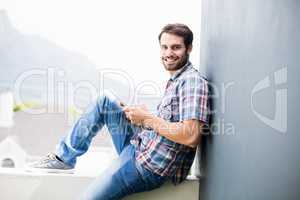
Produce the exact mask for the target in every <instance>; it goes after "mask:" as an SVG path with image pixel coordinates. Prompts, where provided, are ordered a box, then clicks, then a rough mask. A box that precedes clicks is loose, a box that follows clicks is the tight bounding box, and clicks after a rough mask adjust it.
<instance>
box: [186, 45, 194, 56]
mask: <svg viewBox="0 0 300 200" xmlns="http://www.w3.org/2000/svg"><path fill="white" fill-rule="evenodd" d="M192 50H193V45H191V44H190V45H189V46H188V48H187V53H188V54H190V53H191V52H192Z"/></svg>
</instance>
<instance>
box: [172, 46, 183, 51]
mask: <svg viewBox="0 0 300 200" xmlns="http://www.w3.org/2000/svg"><path fill="white" fill-rule="evenodd" d="M173 49H174V50H178V49H181V46H174V47H173Z"/></svg>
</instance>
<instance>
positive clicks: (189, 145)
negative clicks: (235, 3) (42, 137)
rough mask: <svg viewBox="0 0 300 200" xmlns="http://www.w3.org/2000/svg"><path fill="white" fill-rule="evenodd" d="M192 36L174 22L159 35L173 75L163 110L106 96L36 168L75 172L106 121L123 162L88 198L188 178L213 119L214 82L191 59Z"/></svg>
mask: <svg viewBox="0 0 300 200" xmlns="http://www.w3.org/2000/svg"><path fill="white" fill-rule="evenodd" d="M192 41H193V33H192V32H191V30H190V29H189V28H188V27H187V26H186V25H184V24H168V25H166V26H165V27H164V28H163V29H162V31H161V33H160V34H159V44H160V48H161V61H162V64H163V65H164V67H165V69H166V70H167V71H168V72H169V73H170V79H169V81H168V83H167V86H166V90H165V94H164V96H163V98H162V100H161V103H160V104H159V105H158V107H157V115H155V116H154V115H152V114H150V112H149V111H148V110H147V108H146V107H145V106H124V105H121V104H120V102H117V101H116V100H115V99H113V98H110V97H108V96H101V97H99V98H98V99H97V101H96V102H95V103H94V104H93V105H91V106H90V107H89V109H88V110H87V111H86V113H85V114H84V115H83V116H82V117H81V118H80V119H79V120H78V121H77V122H76V123H75V125H74V127H73V128H72V129H71V131H70V133H69V134H68V135H67V137H66V138H64V139H63V140H62V141H61V143H60V145H59V147H58V149H57V152H56V154H50V155H48V156H47V157H46V158H44V159H43V160H41V161H40V162H37V163H33V164H32V165H31V167H32V168H36V169H43V170H47V171H59V172H69V171H70V170H72V169H73V168H74V166H75V163H76V157H77V156H80V155H82V154H83V153H85V152H86V151H87V149H88V147H89V145H90V143H91V140H92V138H93V137H94V136H95V135H96V134H97V133H98V132H99V130H100V129H101V128H102V127H103V126H104V125H106V126H107V128H108V130H109V133H110V135H111V137H112V140H113V144H114V146H115V148H116V150H117V152H118V154H119V158H118V164H117V165H114V166H112V167H110V168H108V170H107V171H106V172H105V173H104V174H103V175H101V176H99V177H98V178H96V179H95V180H94V181H93V183H92V184H91V185H90V186H89V187H88V189H87V190H86V191H85V193H84V194H83V196H82V197H81V198H82V199H101V200H107V199H111V200H115V199H121V198H123V197H124V196H127V195H129V194H132V193H137V192H142V191H147V190H152V189H155V188H158V187H160V186H161V185H162V184H163V183H164V182H166V181H167V180H168V179H171V180H172V182H173V183H174V184H178V183H180V182H182V181H183V180H184V179H185V178H186V176H187V174H188V172H189V169H190V167H191V165H192V162H193V159H194V156H195V150H196V147H197V145H198V144H199V143H200V141H201V133H202V130H203V126H204V125H205V124H206V123H207V122H208V84H207V81H206V80H205V79H204V78H203V77H201V76H200V74H199V73H198V71H197V70H196V69H194V68H193V67H192V65H191V63H190V62H189V55H190V53H191V51H192Z"/></svg>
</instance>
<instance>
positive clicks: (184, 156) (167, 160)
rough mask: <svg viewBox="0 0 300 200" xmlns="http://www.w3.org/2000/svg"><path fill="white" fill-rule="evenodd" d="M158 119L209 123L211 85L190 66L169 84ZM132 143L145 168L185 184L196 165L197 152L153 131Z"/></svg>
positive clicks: (158, 111)
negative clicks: (184, 181)
mask: <svg viewBox="0 0 300 200" xmlns="http://www.w3.org/2000/svg"><path fill="white" fill-rule="evenodd" d="M157 116H158V117H161V118H163V119H164V120H166V121H169V122H180V121H184V120H189V119H197V120H200V121H202V122H204V123H207V122H208V83H207V81H206V80H205V79H204V78H203V77H201V76H200V74H199V72H198V71H197V70H196V69H195V68H193V67H192V65H191V63H190V62H188V63H187V64H186V65H185V66H184V67H183V68H182V69H180V70H179V71H177V72H176V73H175V74H174V75H172V77H171V78H170V80H169V81H168V84H167V87H166V90H165V94H164V96H163V98H162V100H161V102H160V104H159V105H158V106H157ZM131 143H132V144H133V145H135V147H136V160H137V162H138V163H139V164H140V165H141V166H143V167H144V168H146V169H148V170H150V171H152V172H154V173H156V174H158V175H160V176H168V177H171V178H172V181H173V183H174V184H178V183H180V182H182V181H183V180H184V179H185V178H186V176H187V175H188V172H189V170H190V167H191V165H192V163H193V160H194V157H195V148H191V147H188V146H186V145H183V144H179V143H176V142H173V141H171V140H169V139H167V138H166V137H164V136H161V135H159V134H158V133H156V132H155V131H153V130H143V131H141V132H139V133H137V134H136V135H135V136H134V137H133V138H132V139H131Z"/></svg>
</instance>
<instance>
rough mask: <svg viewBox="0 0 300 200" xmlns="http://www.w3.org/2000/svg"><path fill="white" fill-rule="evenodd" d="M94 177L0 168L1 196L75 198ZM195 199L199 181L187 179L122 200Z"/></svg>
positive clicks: (37, 199) (13, 198)
mask: <svg viewBox="0 0 300 200" xmlns="http://www.w3.org/2000/svg"><path fill="white" fill-rule="evenodd" d="M92 180H93V177H90V176H83V175H80V174H71V175H70V174H49V173H29V172H25V171H24V170H17V169H4V168H0V188H1V192H0V199H9V200H41V199H43V200H53V199H64V200H74V199H76V198H77V197H78V195H79V194H80V193H81V192H82V191H83V190H84V189H85V188H86V187H87V185H88V184H89V183H90V181H92ZM150 199H159V200H182V199H188V200H198V199H199V181H198V180H187V181H185V182H184V183H182V184H180V185H178V186H174V185H172V184H171V183H170V182H168V183H166V184H165V185H164V186H162V187H161V188H159V189H157V190H154V191H150V192H143V193H138V194H134V195H132V196H129V197H127V198H125V200H150Z"/></svg>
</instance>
